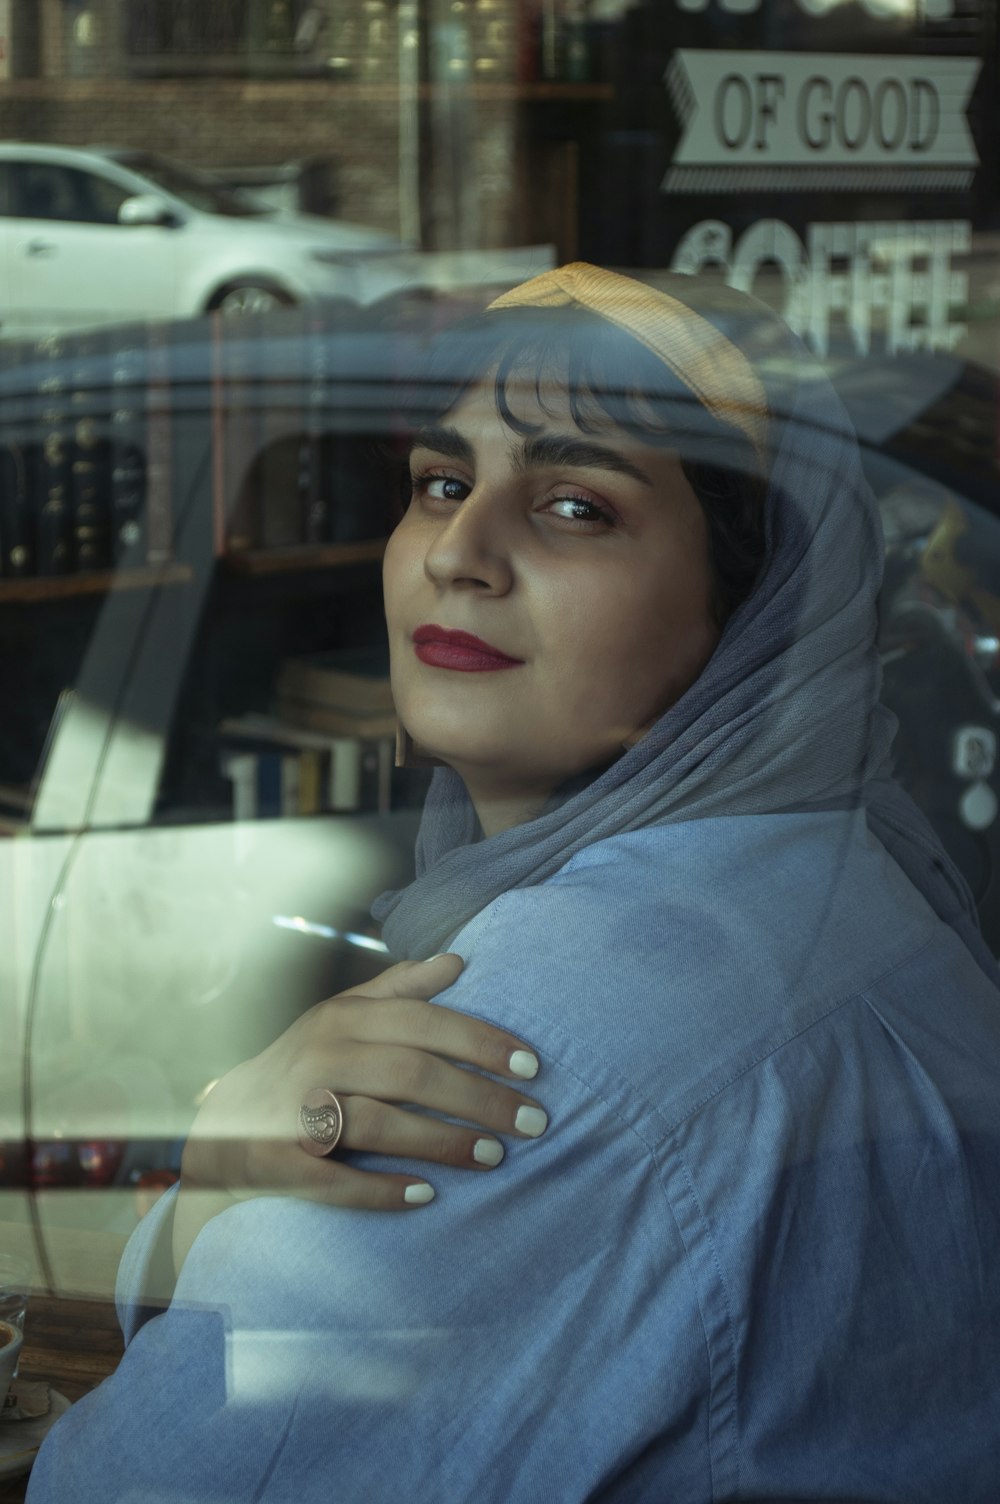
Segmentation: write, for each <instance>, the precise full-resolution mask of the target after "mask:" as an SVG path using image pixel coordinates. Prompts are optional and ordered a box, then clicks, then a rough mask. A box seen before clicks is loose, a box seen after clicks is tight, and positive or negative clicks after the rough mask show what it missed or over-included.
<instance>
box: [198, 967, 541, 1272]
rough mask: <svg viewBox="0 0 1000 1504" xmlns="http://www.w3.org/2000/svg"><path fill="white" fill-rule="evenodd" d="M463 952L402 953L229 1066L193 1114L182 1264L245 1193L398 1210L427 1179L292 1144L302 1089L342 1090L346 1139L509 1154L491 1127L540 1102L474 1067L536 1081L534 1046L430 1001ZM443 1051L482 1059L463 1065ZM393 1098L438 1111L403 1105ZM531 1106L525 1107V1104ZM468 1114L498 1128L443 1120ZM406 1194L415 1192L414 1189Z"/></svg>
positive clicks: (389, 1149) (521, 1125) (429, 1153)
mask: <svg viewBox="0 0 1000 1504" xmlns="http://www.w3.org/2000/svg"><path fill="white" fill-rule="evenodd" d="M462 964H463V963H462V959H461V957H460V956H455V955H442V956H435V957H434V958H433V959H432V960H430V961H420V962H417V961H405V962H403V963H402V964H401V965H399V966H393V967H390V969H389V970H388V971H384V972H383V973H382V974H381V976H378V977H376V978H375V979H374V980H373V981H371V982H365V983H364V984H363V985H361V986H359V987H354V988H352V989H351V990H350V991H349V992H342V993H339V994H338V995H337V996H336V997H333V998H328V999H327V1000H326V1001H325V1002H322V1003H317V1005H316V1006H315V1007H314V1008H310V1009H309V1011H308V1012H307V1013H304V1014H303V1015H302V1017H301V1018H298V1019H296V1021H295V1023H293V1024H292V1025H291V1027H290V1028H288V1029H286V1030H285V1032H284V1034H282V1035H280V1036H279V1037H278V1038H277V1039H276V1040H275V1041H274V1043H273V1044H270V1045H268V1047H267V1049H265V1050H263V1051H262V1052H261V1054H259V1055H257V1056H255V1057H254V1058H253V1059H252V1060H247V1061H244V1062H243V1064H242V1065H238V1066H236V1067H235V1069H233V1070H231V1071H230V1072H229V1073H228V1075H226V1076H223V1077H222V1078H221V1080H219V1081H218V1082H217V1083H216V1084H215V1086H214V1087H213V1088H212V1090H211V1091H210V1092H209V1094H208V1096H207V1098H206V1099H205V1103H204V1105H203V1106H202V1108H201V1110H200V1112H199V1113H198V1116H197V1117H196V1119H195V1121H194V1124H193V1126H192V1129H191V1134H190V1136H189V1138H188V1141H187V1144H186V1146H185V1149H184V1154H183V1157H182V1161H181V1190H180V1194H179V1196H178V1201H177V1207H176V1211H175V1215H174V1229H173V1239H174V1245H173V1247H174V1267H175V1268H176V1269H179V1268H180V1265H181V1263H182V1262H183V1259H184V1257H185V1256H186V1254H187V1251H188V1249H189V1248H190V1246H191V1244H192V1242H193V1241H194V1239H195V1237H196V1236H197V1234H198V1232H199V1231H200V1229H201V1228H202V1227H203V1226H204V1224H205V1222H207V1221H208V1220H209V1218H210V1217H212V1216H214V1215H215V1214H216V1213H217V1212H219V1211H221V1210H223V1209H224V1208H225V1207H226V1206H229V1205H232V1204H233V1202H234V1201H237V1200H240V1199H241V1198H245V1197H248V1196H260V1195H295V1196H300V1197H304V1198H306V1199H308V1200H312V1201H322V1202H326V1203H327V1204H329V1205H330V1206H349V1207H363V1208H369V1209H373V1210H376V1209H377V1210H386V1211H402V1210H406V1209H407V1208H409V1207H416V1206H419V1205H424V1204H426V1202H427V1201H429V1200H430V1199H431V1198H432V1197H433V1194H434V1193H433V1190H432V1189H431V1187H430V1186H428V1185H427V1184H426V1182H425V1181H423V1180H421V1179H420V1178H419V1177H417V1176H409V1175H399V1174H389V1173H382V1172H377V1171H372V1170H359V1169H356V1168H354V1167H353V1166H351V1165H346V1164H344V1163H343V1162H342V1161H341V1160H339V1159H338V1158H337V1157H336V1154H334V1155H332V1156H330V1157H329V1158H325V1159H315V1158H312V1157H311V1156H310V1155H308V1154H306V1153H305V1152H304V1151H303V1149H302V1148H301V1146H300V1144H299V1142H298V1133H299V1125H298V1114H299V1107H300V1106H301V1103H302V1099H303V1097H304V1096H305V1095H306V1093H307V1092H308V1091H309V1090H310V1089H311V1088H313V1087H316V1086H325V1087H327V1088H328V1089H329V1090H330V1091H333V1092H336V1093H337V1096H338V1098H339V1100H340V1103H341V1106H342V1107H343V1112H344V1126H343V1131H342V1133H341V1137H340V1143H339V1145H338V1149H339V1148H345V1149H357V1150H366V1151H368V1152H371V1153H377V1154H385V1155H393V1156H403V1157H406V1158H413V1159H421V1160H429V1161H431V1162H432V1163H437V1164H448V1165H458V1166H461V1167H463V1168H465V1169H470V1170H489V1169H492V1168H494V1167H495V1166H496V1165H497V1164H498V1163H499V1162H500V1160H501V1159H502V1157H503V1146H502V1145H501V1144H500V1142H499V1140H498V1139H496V1138H495V1137H494V1136H493V1135H494V1134H496V1133H514V1134H517V1136H518V1137H521V1138H535V1137H537V1136H538V1134H540V1133H541V1132H542V1131H543V1130H544V1128H545V1124H546V1121H547V1120H546V1117H545V1114H544V1112H542V1110H541V1109H540V1108H539V1107H538V1106H537V1104H535V1103H534V1102H532V1101H531V1099H530V1098H529V1097H525V1096H523V1095H522V1093H521V1092H519V1091H517V1090H515V1089H514V1088H512V1087H509V1086H505V1085H503V1084H501V1083H499V1082H497V1081H492V1080H490V1079H489V1078H488V1077H487V1076H484V1075H482V1074H480V1072H483V1071H489V1072H491V1073H492V1074H494V1075H498V1076H508V1077H514V1078H516V1077H521V1078H522V1079H526V1078H529V1077H531V1076H533V1075H534V1074H535V1072H536V1071H537V1069H538V1062H537V1060H536V1058H535V1056H534V1055H533V1054H532V1052H531V1051H530V1050H529V1049H528V1048H527V1047H526V1046H525V1045H524V1044H523V1043H522V1042H521V1041H520V1040H518V1039H516V1038H515V1037H514V1035H512V1034H507V1033H505V1032H504V1031H503V1030H502V1029H496V1028H494V1027H493V1026H492V1025H491V1024H487V1023H483V1022H482V1020H480V1019H476V1018H470V1017H469V1016H468V1015H467V1014H465V1013H456V1012H455V1011H454V1010H453V1009H451V1008H445V1007H442V1006H441V1005H440V1004H436V1003H431V1002H429V1001H428V999H429V998H431V997H433V996H435V995H436V994H437V993H439V992H443V991H444V990H445V988H447V987H450V986H451V985H452V983H453V982H455V981H456V980H457V978H458V976H459V973H460V972H461V969H462ZM449 1061H460V1062H462V1064H463V1065H471V1066H474V1067H476V1069H475V1070H471V1071H470V1070H467V1069H462V1068H461V1067H460V1066H459V1065H452V1064H449V1063H448V1062H449ZM394 1103H408V1104H410V1105H412V1106H417V1107H422V1108H427V1109H429V1110H430V1112H432V1113H435V1114H439V1115H440V1116H434V1117H427V1116H423V1115H419V1114H417V1113H413V1112H408V1111H407V1110H406V1109H405V1108H404V1107H400V1106H394V1105H391V1104H394ZM521 1108H529V1109H530V1111H529V1112H528V1113H527V1114H521V1116H520V1118H518V1113H519V1110H520V1109H521ZM442 1117H454V1118H460V1119H462V1120H463V1121H464V1122H466V1123H473V1124H478V1125H479V1126H480V1127H481V1128H485V1129H488V1130H491V1131H490V1132H489V1133H487V1134H483V1133H481V1132H477V1131H476V1129H475V1128H467V1127H461V1126H459V1125H457V1124H453V1123H446V1122H442V1121H441V1118H442ZM408 1192H409V1196H408V1195H407V1193H408Z"/></svg>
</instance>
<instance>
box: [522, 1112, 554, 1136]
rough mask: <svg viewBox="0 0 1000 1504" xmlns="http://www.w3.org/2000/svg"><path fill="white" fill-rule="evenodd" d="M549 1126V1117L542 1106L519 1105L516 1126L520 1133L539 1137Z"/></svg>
mask: <svg viewBox="0 0 1000 1504" xmlns="http://www.w3.org/2000/svg"><path fill="white" fill-rule="evenodd" d="M548 1126H549V1120H548V1117H547V1116H546V1115H545V1113H544V1112H543V1111H542V1109H541V1108H540V1107H519V1108H518V1109H517V1117H516V1118H515V1119H514V1127H515V1128H516V1129H517V1131H518V1133H526V1134H527V1135H528V1137H529V1138H537V1137H538V1135H539V1134H540V1133H544V1132H545V1130H546V1128H547V1127H548Z"/></svg>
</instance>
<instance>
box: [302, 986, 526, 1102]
mask: <svg viewBox="0 0 1000 1504" xmlns="http://www.w3.org/2000/svg"><path fill="white" fill-rule="evenodd" d="M330 1006H331V1008H335V1009H336V1014H335V1021H336V1028H337V1034H338V1037H343V1036H346V1037H347V1038H350V1039H355V1040H357V1041H359V1042H361V1041H362V1040H363V1041H365V1042H366V1043H368V1044H394V1045H401V1046H404V1047H406V1048H408V1049H413V1050H429V1051H430V1053H431V1054H433V1055H443V1056H445V1057H446V1058H447V1059H449V1060H461V1061H462V1062H463V1063H464V1064H466V1065H474V1066H476V1067H477V1068H478V1069H479V1070H484V1071H490V1072H492V1073H493V1074H494V1075H498V1076H515V1077H519V1078H520V1079H521V1080H522V1081H530V1080H531V1079H532V1078H533V1077H534V1076H536V1075H537V1074H538V1057H537V1055H536V1054H535V1052H534V1051H533V1050H532V1049H530V1048H529V1047H528V1046H527V1045H526V1044H525V1043H524V1041H523V1040H522V1039H519V1038H518V1037H517V1035H516V1034H509V1033H508V1032H507V1031H506V1030H505V1029H498V1028H496V1027H495V1026H494V1025H493V1024H488V1023H486V1022H485V1021H484V1020H483V1019H481V1018H474V1017H472V1016H471V1015H470V1014H468V1013H459V1012H457V1011H456V1010H455V1009H454V1008H446V1007H444V1005H443V1004H441V1003H427V1002H422V1001H421V1000H420V999H418V998H414V997H406V998H381V999H367V1000H356V999H354V998H353V997H352V996H348V997H345V998H343V999H334V1000H332V1002H331V1004H330Z"/></svg>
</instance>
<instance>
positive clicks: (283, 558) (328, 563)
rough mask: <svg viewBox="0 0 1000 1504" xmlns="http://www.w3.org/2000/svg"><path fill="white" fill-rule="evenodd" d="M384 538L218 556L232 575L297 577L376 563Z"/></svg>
mask: <svg viewBox="0 0 1000 1504" xmlns="http://www.w3.org/2000/svg"><path fill="white" fill-rule="evenodd" d="M386 541H387V540H386V539H385V538H371V539H361V540H359V541H358V542H356V543H329V544H325V545H324V544H318V543H315V544H308V543H307V544H298V545H296V544H291V545H289V546H288V547H287V548H261V549H258V548H247V549H238V550H232V551H230V552H229V553H224V554H222V555H221V558H220V563H221V564H222V567H223V568H224V569H225V570H227V571H228V572H229V573H230V574H233V575H237V576H239V575H244V576H246V575H265V574H293V573H295V574H297V573H301V572H302V571H303V570H316V569H319V570H327V569H346V568H350V567H351V566H353V565H355V564H377V563H379V562H380V561H381V558H382V555H383V554H384V553H385V545H386Z"/></svg>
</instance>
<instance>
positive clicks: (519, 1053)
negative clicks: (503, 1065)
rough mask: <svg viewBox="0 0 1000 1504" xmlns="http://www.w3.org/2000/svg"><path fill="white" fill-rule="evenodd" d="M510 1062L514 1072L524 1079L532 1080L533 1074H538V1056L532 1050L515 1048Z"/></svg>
mask: <svg viewBox="0 0 1000 1504" xmlns="http://www.w3.org/2000/svg"><path fill="white" fill-rule="evenodd" d="M508 1064H509V1066H510V1069H511V1072H512V1074H513V1075H515V1076H520V1077H521V1079H522V1080H523V1081H530V1080H531V1078H532V1076H537V1075H538V1057H537V1055H533V1054H532V1053H531V1051H530V1050H515V1051H514V1053H513V1055H511V1057H510V1060H509V1061H508Z"/></svg>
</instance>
